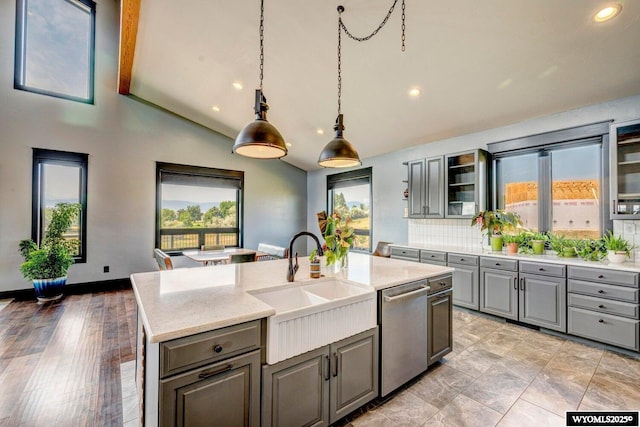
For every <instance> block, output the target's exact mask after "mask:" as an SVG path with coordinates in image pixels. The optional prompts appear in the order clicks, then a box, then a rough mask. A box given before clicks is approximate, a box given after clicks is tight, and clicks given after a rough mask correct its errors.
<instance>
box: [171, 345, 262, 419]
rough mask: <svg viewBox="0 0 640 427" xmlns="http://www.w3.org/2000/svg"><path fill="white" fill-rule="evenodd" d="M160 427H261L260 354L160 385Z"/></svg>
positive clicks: (255, 352)
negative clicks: (211, 426)
mask: <svg viewBox="0 0 640 427" xmlns="http://www.w3.org/2000/svg"><path fill="white" fill-rule="evenodd" d="M160 400H161V404H162V406H161V412H160V425H162V426H167V427H168V426H178V427H183V426H184V427H196V426H210V425H216V426H229V427H232V426H254V427H258V426H259V425H260V351H259V350H256V351H253V352H251V353H248V354H246V355H242V356H237V357H233V358H231V359H227V360H224V361H222V362H218V363H215V364H212V365H208V366H205V367H203V368H201V369H198V370H194V371H189V372H186V373H184V374H179V375H176V376H173V377H171V378H169V379H166V380H161V381H160Z"/></svg>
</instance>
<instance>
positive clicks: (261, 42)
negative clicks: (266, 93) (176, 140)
mask: <svg viewBox="0 0 640 427" xmlns="http://www.w3.org/2000/svg"><path fill="white" fill-rule="evenodd" d="M263 78H264V0H260V92H262V79H263Z"/></svg>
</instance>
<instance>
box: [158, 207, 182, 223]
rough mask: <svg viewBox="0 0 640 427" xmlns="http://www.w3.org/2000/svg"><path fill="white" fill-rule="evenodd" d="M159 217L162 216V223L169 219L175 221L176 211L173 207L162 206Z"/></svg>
mask: <svg viewBox="0 0 640 427" xmlns="http://www.w3.org/2000/svg"><path fill="white" fill-rule="evenodd" d="M160 218H162V224H165V223H167V222H169V221H175V220H176V219H177V218H178V216H177V215H176V211H174V210H173V209H167V208H162V213H161V214H160Z"/></svg>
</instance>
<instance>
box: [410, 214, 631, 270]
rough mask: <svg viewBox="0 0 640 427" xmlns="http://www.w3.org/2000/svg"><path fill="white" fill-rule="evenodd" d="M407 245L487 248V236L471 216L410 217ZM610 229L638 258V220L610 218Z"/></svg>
mask: <svg viewBox="0 0 640 427" xmlns="http://www.w3.org/2000/svg"><path fill="white" fill-rule="evenodd" d="M408 221H409V227H408V233H409V239H408V240H409V241H408V245H409V246H429V245H438V246H442V245H455V246H460V247H461V248H464V249H468V250H482V249H487V248H488V241H487V238H486V237H485V236H484V235H483V234H482V233H481V232H480V230H479V229H478V228H477V227H472V226H471V220H470V219H409V220H408ZM613 233H614V234H615V235H616V236H622V237H623V238H624V239H625V240H627V241H629V242H630V243H631V244H632V245H634V246H635V248H634V249H633V251H632V252H631V260H632V261H640V220H639V221H632V220H616V221H613Z"/></svg>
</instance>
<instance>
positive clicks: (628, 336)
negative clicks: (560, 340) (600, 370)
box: [567, 307, 640, 351]
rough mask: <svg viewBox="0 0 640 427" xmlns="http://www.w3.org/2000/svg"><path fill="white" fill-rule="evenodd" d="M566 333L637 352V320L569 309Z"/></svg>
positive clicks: (579, 309)
mask: <svg viewBox="0 0 640 427" xmlns="http://www.w3.org/2000/svg"><path fill="white" fill-rule="evenodd" d="M567 324H568V328H567V332H568V333H570V334H572V335H578V336H581V337H585V338H590V339H593V340H596V341H601V342H605V343H608V344H613V345H617V346H619V347H624V348H629V349H631V350H635V351H638V350H639V349H640V347H639V345H638V331H639V330H640V328H639V325H640V321H639V320H632V319H626V318H624V317H619V316H612V315H610V314H604V313H597V312H595V311H590V310H583V309H581V308H574V307H569V312H568V313H567Z"/></svg>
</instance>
